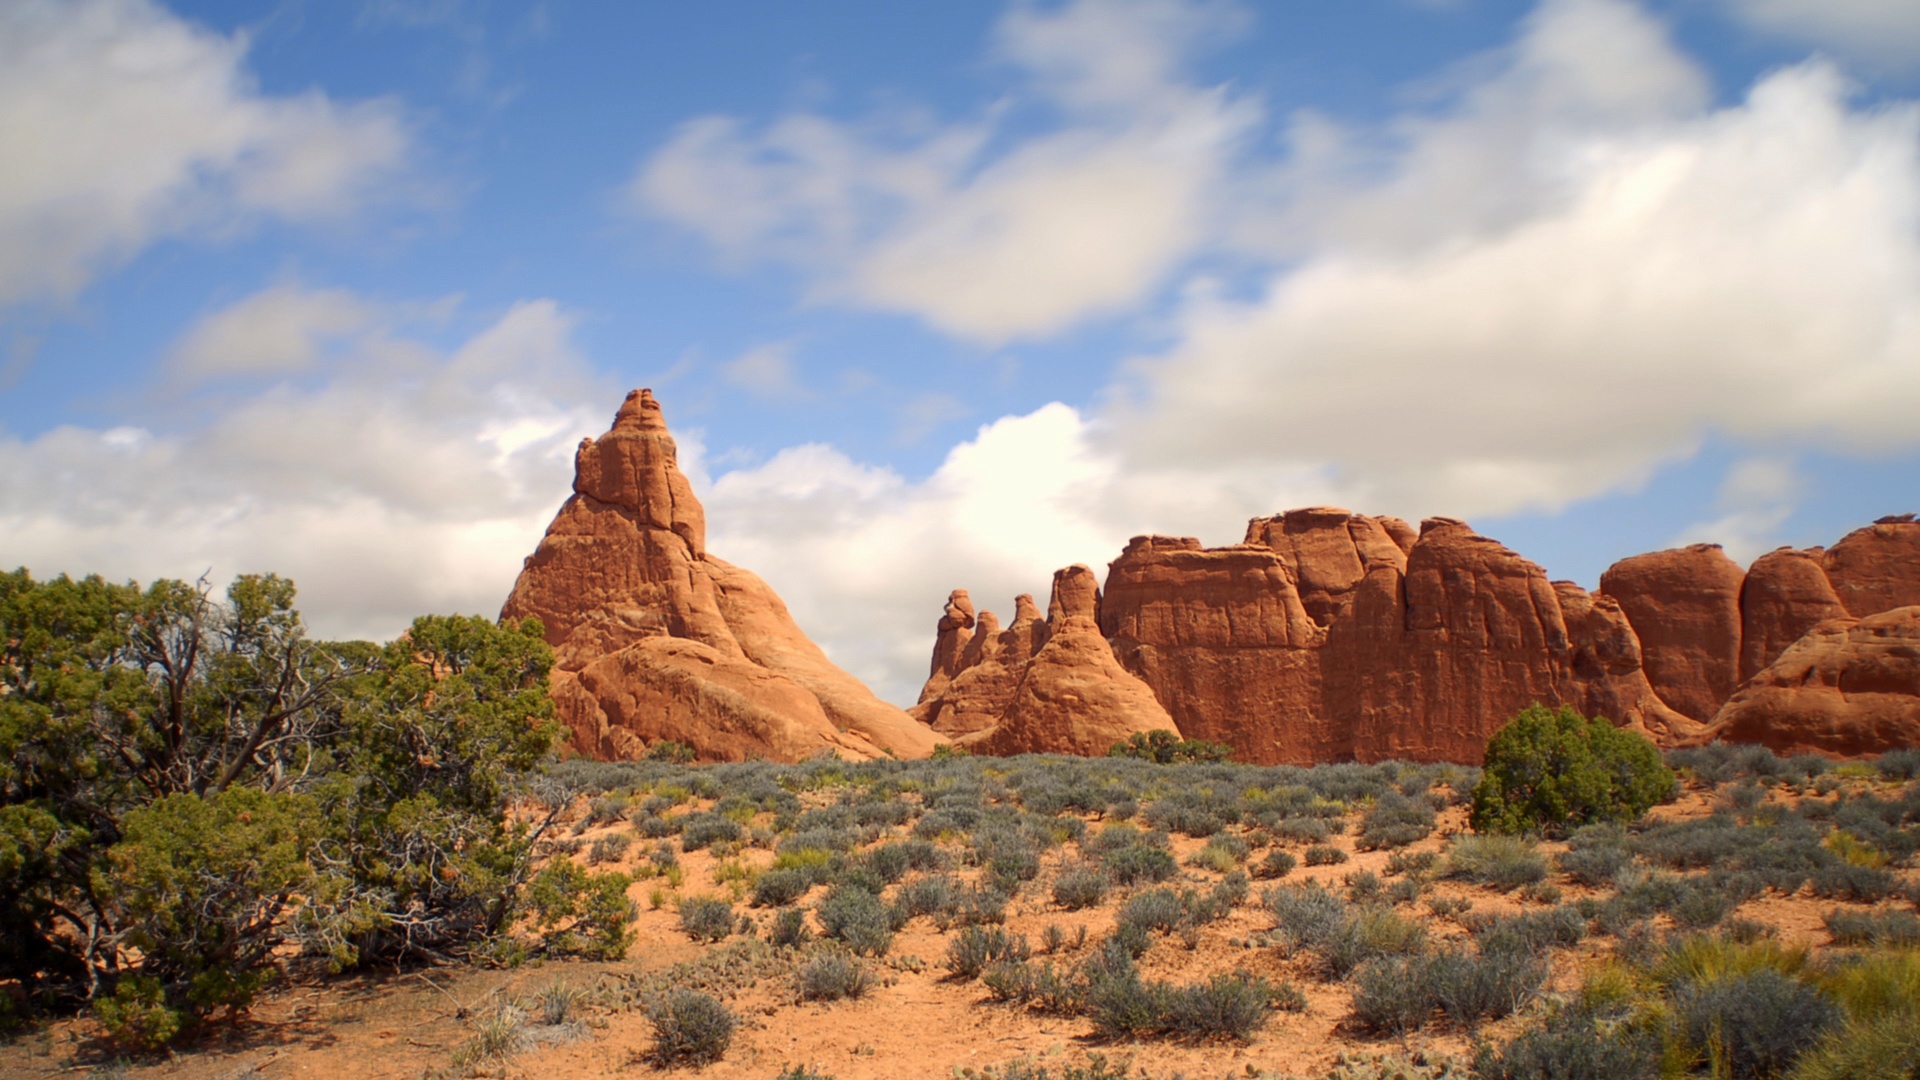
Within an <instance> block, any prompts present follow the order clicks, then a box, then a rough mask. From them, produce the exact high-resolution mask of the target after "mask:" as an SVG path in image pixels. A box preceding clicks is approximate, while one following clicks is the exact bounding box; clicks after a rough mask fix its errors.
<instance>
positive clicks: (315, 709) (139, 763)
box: [0, 570, 572, 1042]
mask: <svg viewBox="0 0 1920 1080" xmlns="http://www.w3.org/2000/svg"><path fill="white" fill-rule="evenodd" d="M293 599H294V586H293V583H292V582H291V581H288V580H286V579H284V578H280V577H277V576H274V575H242V576H241V577H239V578H237V579H235V580H234V581H233V583H232V584H231V585H230V586H229V587H228V589H227V591H226V594H225V598H224V600H223V599H220V598H217V597H215V596H213V595H211V591H210V590H209V589H208V588H207V587H206V586H205V585H204V584H202V585H199V586H195V585H189V584H187V583H185V582H180V581H156V582H154V583H153V584H152V585H151V586H148V587H145V588H143V587H141V586H138V585H135V584H132V583H127V584H111V583H108V582H106V581H104V580H102V579H100V578H98V577H90V578H86V579H83V580H80V581H74V580H71V579H69V578H67V577H64V576H62V577H58V578H55V579H52V580H49V581H44V582H37V581H35V580H33V578H32V577H31V576H30V575H29V574H28V573H27V572H26V571H25V570H19V571H15V572H13V573H4V574H0V643H4V644H0V653H4V655H5V659H4V660H3V661H0V851H4V854H0V970H4V971H5V972H6V973H7V975H8V976H10V977H11V978H12V979H13V980H14V984H15V985H16V986H17V987H23V988H24V996H23V998H22V999H21V1000H19V1001H17V1002H16V1001H15V1000H14V999H9V1003H8V1005H7V1007H6V1008H7V1010H8V1011H10V1012H11V1011H13V1009H14V1008H15V1006H16V1005H24V1006H26V1007H28V1008H31V1009H40V1008H52V1009H73V1008H77V1007H80V1006H81V1005H82V1004H84V1003H85V1002H86V1001H88V1000H89V999H93V1000H101V1002H102V1005H103V1007H104V1008H107V1009H109V1010H110V1011H115V1015H116V1016H117V1017H119V1018H120V1020H121V1021H122V1022H123V1023H124V1024H129V1025H132V1026H137V1027H140V1028H143V1029H144V1030H145V1031H146V1032H148V1034H149V1035H150V1036H153V1037H151V1038H147V1039H146V1040H145V1041H147V1042H155V1041H166V1040H167V1039H171V1038H174V1037H177V1036H178V1035H180V1034H181V1033H183V1032H185V1031H187V1030H189V1029H190V1028H192V1027H193V1026H194V1025H195V1023H196V1022H197V1021H198V1020H199V1019H201V1018H202V1017H204V1016H205V1015H207V1014H208V1013H209V1012H210V1011H212V1010H215V1009H219V1008H222V1007H229V1006H231V1007H239V1006H244V1005H245V1003H246V1000H247V999H248V997H249V996H250V995H251V994H252V993H253V992H254V991H255V990H257V989H258V987H259V986H261V985H263V984H264V983H265V982H266V981H268V980H270V979H271V978H273V977H274V975H275V974H276V972H277V971H278V968H279V964H280V956H281V955H283V951H282V950H280V949H279V946H280V945H282V944H283V943H285V942H287V941H288V940H289V939H294V940H295V941H297V943H298V944H299V945H300V946H301V947H302V948H303V949H304V950H307V951H309V952H311V953H312V954H314V955H317V956H320V957H322V958H325V959H326V960H328V961H329V962H330V963H331V964H333V965H334V966H337V967H349V966H353V965H356V964H361V963H368V962H372V961H374V960H377V959H388V958H396V957H402V956H406V955H414V956H421V955H426V954H429V953H440V954H444V953H446V952H449V951H461V950H464V949H466V948H468V947H470V946H472V945H474V944H477V943H482V942H484V941H485V940H486V939H488V938H489V937H491V936H493V935H495V934H496V933H497V932H499V931H500V930H501V928H502V927H503V926H504V925H505V924H506V919H507V916H508V915H509V914H510V913H511V912H512V911H513V909H514V908H515V906H516V905H517V904H518V903H519V902H520V901H521V899H522V891H523V889H524V887H525V883H526V880H527V877H528V876H529V871H530V869H531V862H532V852H533V849H534V845H535V844H536V843H537V842H538V841H539V840H540V839H541V838H542V834H543V833H544V832H545V830H546V828H547V827H549V826H551V824H552V823H553V822H554V821H555V820H558V817H559V815H560V814H561V813H563V812H564V809H565V806H564V803H570V802H571V801H572V792H568V793H567V796H566V798H565V800H564V801H558V800H556V802H555V803H553V804H552V805H551V807H550V809H552V811H553V815H552V816H551V817H549V818H547V819H546V821H545V822H544V823H542V824H541V826H540V827H539V828H538V829H534V830H526V831H524V832H517V831H516V830H515V829H514V828H513V827H511V826H509V824H508V823H507V821H506V819H505V815H504V812H503V807H504V805H505V803H506V801H507V800H506V795H507V791H508V788H509V785H510V782H511V780H512V778H513V777H514V776H515V775H516V774H521V773H524V772H526V771H527V770H530V769H532V768H534V767H535V766H536V765H537V763H538V762H539V761H540V759H541V757H542V756H543V755H544V754H545V753H546V752H547V751H548V750H549V749H550V748H551V746H552V744H553V740H554V739H555V737H556V736H557V735H558V734H559V732H560V728H559V726H558V725H557V724H555V723H553V719H552V718H553V707H552V703H551V701H550V700H549V699H548V698H547V694H546V675H547V671H548V669H549V668H550V666H551V663H552V652H551V650H550V649H548V648H547V646H546V645H545V643H544V641H543V640H542V632H541V630H540V627H539V625H538V623H537V622H529V623H527V624H519V623H506V624H495V623H493V622H491V621H489V620H485V619H478V618H473V619H468V618H442V617H425V618H422V619H418V620H416V621H415V622H414V624H413V626H412V627H411V628H410V630H409V632H408V633H407V634H405V635H402V636H401V639H400V640H398V641H396V642H395V643H392V644H389V645H387V646H374V645H370V644H367V643H329V642H317V641H313V640H311V639H309V638H308V637H307V636H306V630H305V627H304V625H303V624H302V622H301V619H300V616H299V614H298V612H296V611H295V610H294V608H293ZM121 980H128V985H127V988H126V990H125V992H124V993H122V992H120V991H119V990H117V988H116V984H117V983H118V982H120V981H121ZM102 999H105V1000H102ZM108 1001H113V1002H116V1003H117V1004H113V1005H110V1006H109V1005H108V1004H107V1002H108ZM136 1014H139V1015H143V1016H147V1017H148V1019H149V1020H151V1022H147V1021H145V1020H143V1021H139V1022H137V1023H136V1022H135V1021H133V1020H132V1019H130V1018H132V1017H134V1016H135V1015H136ZM129 1030H131V1028H129Z"/></svg>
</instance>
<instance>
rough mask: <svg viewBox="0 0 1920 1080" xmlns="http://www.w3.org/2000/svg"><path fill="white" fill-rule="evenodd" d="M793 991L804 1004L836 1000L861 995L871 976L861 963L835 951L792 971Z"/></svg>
mask: <svg viewBox="0 0 1920 1080" xmlns="http://www.w3.org/2000/svg"><path fill="white" fill-rule="evenodd" d="M793 978H794V988H795V989H796V990H798V991H799V993H800V996H801V998H803V999H805V1000H807V1001H839V1000H840V999H842V998H858V997H863V996H865V994H866V992H867V991H868V990H870V989H872V988H873V983H874V978H873V974H872V973H871V972H869V971H868V970H867V967H866V965H865V964H862V963H861V962H860V961H859V960H856V959H855V958H853V957H852V956H849V955H847V954H846V953H843V952H838V951H825V952H818V953H815V954H814V955H812V956H810V957H808V958H807V960H806V962H805V963H803V964H801V965H800V967H799V968H798V969H797V970H796V971H795V972H794V976H793Z"/></svg>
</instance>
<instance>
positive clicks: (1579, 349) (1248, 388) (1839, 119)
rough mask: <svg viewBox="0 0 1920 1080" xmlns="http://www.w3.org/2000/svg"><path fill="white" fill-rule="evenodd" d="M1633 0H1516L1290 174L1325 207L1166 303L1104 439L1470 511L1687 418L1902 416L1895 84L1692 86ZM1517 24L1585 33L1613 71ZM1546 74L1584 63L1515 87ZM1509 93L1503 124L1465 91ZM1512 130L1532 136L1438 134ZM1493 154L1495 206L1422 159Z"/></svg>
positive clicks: (1728, 422)
mask: <svg viewBox="0 0 1920 1080" xmlns="http://www.w3.org/2000/svg"><path fill="white" fill-rule="evenodd" d="M1649 25H1650V24H1648V23H1647V22H1646V20H1645V17H1644V16H1643V15H1640V14H1639V13H1637V12H1636V11H1635V10H1634V9H1632V8H1629V7H1626V6H1625V5H1622V4H1618V3H1612V2H1602V0H1565V2H1558V3H1550V4H1548V5H1546V6H1545V7H1543V8H1542V9H1541V11H1540V12H1539V13H1538V14H1537V15H1536V16H1535V17H1534V19H1533V20H1532V22H1531V24H1530V26H1529V28H1528V30H1527V37H1526V39H1525V40H1523V41H1522V43H1521V44H1520V45H1519V46H1517V47H1516V49H1515V50H1514V51H1513V54H1512V59H1511V60H1510V62H1509V64H1508V65H1507V66H1506V67H1505V68H1504V69H1503V70H1501V71H1498V72H1497V73H1495V74H1494V75H1493V76H1492V78H1491V79H1490V80H1489V81H1487V82H1485V83H1483V84H1482V85H1479V86H1476V87H1474V88H1472V89H1470V90H1469V91H1468V92H1466V93H1465V94H1463V95H1462V97H1461V104H1460V106H1459V107H1458V108H1457V109H1456V110H1455V111H1452V112H1450V113H1443V114H1441V115H1440V116H1438V117H1426V118H1423V119H1422V120H1421V121H1420V122H1419V124H1417V125H1415V126H1413V127H1411V128H1409V129H1408V130H1409V131H1410V132H1411V133H1412V134H1411V140H1412V141H1411V143H1410V144H1409V145H1408V146H1407V147H1406V148H1405V149H1404V152H1403V153H1402V154H1401V155H1400V156H1399V157H1398V158H1396V159H1395V160H1393V162H1392V163H1391V167H1390V168H1389V169H1387V170H1386V172H1385V174H1384V175H1383V176H1382V178H1381V179H1380V180H1379V181H1378V182H1377V183H1376V184H1374V185H1373V186H1371V187H1366V188H1362V189H1360V190H1358V191H1357V192H1355V193H1353V194H1352V195H1351V196H1348V197H1346V198H1344V199H1343V198H1342V197H1340V196H1338V195H1337V194H1335V193H1333V192H1331V191H1316V192H1314V193H1313V197H1312V200H1311V201H1310V203H1309V204H1308V205H1309V206H1310V207H1311V208H1312V209H1313V210H1314V211H1315V212H1316V213H1317V214H1320V215H1323V216H1324V218H1325V219H1327V220H1333V221H1336V222H1338V221H1339V220H1340V215H1341V213H1342V212H1343V211H1350V212H1351V214H1352V218H1351V219H1349V221H1348V222H1347V223H1344V224H1336V225H1334V226H1331V227H1329V228H1327V229H1325V230H1323V231H1321V232H1320V233H1318V234H1315V235H1312V236H1310V237H1309V238H1308V240H1307V241H1306V248H1307V250H1308V254H1306V255H1305V256H1303V257H1301V258H1300V259H1299V261H1298V262H1297V264H1296V265H1295V266H1294V267H1293V268H1292V269H1290V270H1289V271H1288V272H1286V273H1283V274H1280V275H1277V276H1275V277H1274V278H1273V279H1272V280H1271V283H1270V285H1269V287H1268V288H1267V290H1266V291H1265V293H1264V294H1263V295H1261V296H1260V297H1259V298H1258V299H1256V300H1254V301H1252V302H1223V301H1219V300H1216V299H1209V298H1207V297H1206V296H1204V295H1202V296H1200V297H1198V298H1196V299H1195V300H1193V301H1192V302H1190V304H1189V306H1188V310H1187V312H1186V314H1185V318H1184V325H1183V329H1182V331H1181V333H1180V337H1179V341H1178V343H1177V344H1176V345H1175V346H1173V347H1172V348H1171V349H1169V350H1167V351H1166V352H1165V353H1163V354H1161V355H1159V356H1155V357H1151V358H1147V359H1143V360H1141V361H1138V362H1137V363H1136V364H1135V366H1134V368H1133V371H1132V373H1131V378H1130V381H1129V382H1128V384H1127V385H1126V386H1125V388H1124V392H1123V393H1122V394H1121V395H1120V396H1119V397H1117V398H1116V401H1115V404H1114V406H1113V409H1112V411H1111V413H1110V414H1109V415H1108V416H1107V419H1108V420H1109V421H1110V430H1111V431H1112V432H1113V434H1112V435H1111V438H1112V439H1113V445H1114V446H1115V447H1116V448H1117V450H1118V451H1119V452H1122V453H1124V454H1126V455H1128V456H1129V457H1130V458H1131V459H1134V460H1137V461H1140V462H1143V463H1150V464H1152V465H1153V466H1155V467H1158V468H1166V467H1174V468H1182V469H1187V470H1190V471H1191V472H1193V473H1194V474H1195V475H1196V476H1204V475H1206V474H1207V472H1208V471H1209V470H1210V469H1213V468H1218V467H1222V466H1233V467H1241V468H1254V467H1263V466H1264V467H1278V466H1283V465H1293V466H1296V467H1297V466H1318V467H1321V468H1324V469H1325V470H1328V472H1329V474H1330V475H1331V476H1332V477H1333V478H1334V479H1336V480H1337V481H1338V482H1339V484H1340V486H1341V487H1342V488H1343V489H1344V490H1346V491H1347V492H1349V493H1350V494H1349V495H1348V496H1347V501H1349V502H1350V503H1351V504H1358V505H1361V506H1366V507H1372V508H1377V509H1382V510H1389V511H1393V512H1398V513H1403V514H1409V515H1417V514H1421V513H1429V512H1439V513H1453V514H1468V515H1484V514H1506V513H1514V512H1519V511H1526V510H1552V509H1557V508H1559V507H1563V506H1565V505H1567V504H1569V503H1571V502H1573V501H1575V500H1578V499H1582V498H1586V497H1590V496H1594V495H1598V494H1601V493H1603V492H1609V491H1617V490H1621V489H1624V488H1630V487H1632V486H1634V485H1636V484H1638V483H1639V482H1641V481H1643V480H1644V479H1645V478H1646V477H1647V476H1649V475H1650V474H1651V473H1652V472H1653V471H1654V470H1655V469H1657V468H1658V467H1659V466H1660V465H1661V464H1663V463H1665V462H1669V461H1672V460H1675V459H1677V458H1681V457H1684V456H1686V455H1688V454H1690V453H1692V452H1693V450H1694V449H1695V448H1696V447H1697V446H1698V445H1700V443H1701V442H1702V440H1704V439H1705V438H1707V437H1708V436H1709V435H1713V434H1720V435H1724V436H1728V437H1731V438H1733V439H1736V440H1785V441H1790V442H1792V443H1795V444H1798V445H1811V446H1820V447H1825V448H1830V449H1836V450H1840V451H1843V452H1844V451H1861V450H1870V449H1896V448H1910V447H1912V446H1914V445H1915V444H1916V442H1920V430H1917V429H1915V428H1914V426H1913V425H1912V423H1911V421H1910V418H1911V417H1912V416H1913V415H1915V414H1916V411H1917V410H1920V365H1916V364H1915V363H1914V360H1913V358H1914V357H1915V356H1920V240H1917V238H1920V140H1917V138H1916V136H1920V110H1916V109H1915V108H1914V107H1912V106H1910V105H1909V106H1897V107H1887V108H1883V109H1878V110H1856V109H1853V108H1851V107H1850V105H1849V101H1848V94H1847V88H1846V84H1845V82H1844V80H1843V79H1842V78H1841V77H1840V76H1839V75H1838V74H1837V73H1836V72H1835V71H1834V70H1833V69H1832V68H1830V67H1828V66H1825V65H1822V64H1817V63H1816V64H1809V65H1806V66H1802V67H1798V68H1793V69H1789V70H1785V71H1782V72H1778V73H1775V74H1773V75H1771V76H1769V77H1767V78H1766V79H1764V80H1763V81H1761V82H1760V83H1759V84H1758V85H1756V86H1755V87H1754V88H1753V89H1752V91H1751V93H1750V94H1749V96H1748V98H1747V100H1746V101H1745V102H1743V103H1741V104H1739V105H1736V106H1733V107H1729V108H1724V109H1719V110H1710V109H1708V108H1705V107H1704V106H1703V105H1702V103H1701V101H1700V100H1699V97H1698V96H1697V93H1696V80H1693V79H1689V78H1686V77H1684V75H1683V72H1682V68H1683V65H1684V60H1683V59H1682V58H1681V57H1680V56H1679V55H1678V54H1677V53H1675V52H1674V51H1673V50H1672V46H1671V45H1669V44H1667V43H1666V42H1665V41H1664V39H1661V38H1659V37H1658V36H1649V35H1648V33H1647V29H1648V27H1649ZM1570 28H1577V29H1578V31H1579V33H1578V34H1574V33H1573V32H1572V29H1570ZM1543 39H1544V40H1546V41H1549V42H1551V41H1566V40H1574V39H1578V40H1581V41H1584V42H1585V43H1586V46H1587V51H1588V52H1589V53H1591V54H1593V55H1599V56H1609V57H1613V58H1614V63H1616V64H1618V65H1620V66H1621V67H1623V68H1625V69H1627V71H1626V72H1625V73H1624V74H1622V75H1621V76H1620V78H1622V79H1625V80H1627V82H1628V83H1630V84H1631V85H1629V86H1628V87H1627V88H1626V89H1624V90H1623V89H1620V88H1619V87H1613V86H1612V84H1611V82H1610V79H1609V77H1608V76H1607V75H1606V74H1605V73H1604V72H1601V71H1588V70H1585V69H1586V68H1587V67H1588V66H1589V64H1590V59H1589V58H1587V57H1569V56H1568V51H1569V50H1566V49H1562V48H1558V47H1547V46H1545V45H1543V44H1542V43H1541V42H1542V40H1543ZM1567 67H1573V68H1578V69H1581V70H1580V71H1578V72H1575V73H1573V74H1568V73H1567V72H1565V71H1563V70H1561V69H1563V68H1567ZM1650 71H1652V72H1660V71H1665V72H1666V74H1664V75H1656V76H1649V75H1648V72H1650ZM1562 83H1564V84H1566V85H1573V86H1578V87H1582V88H1583V89H1582V90H1581V91H1580V92H1578V93H1559V94H1555V93H1543V92H1539V88H1540V87H1543V86H1552V85H1558V84H1562ZM1596 87H1597V88H1599V89H1597V90H1596V89H1595V88H1596ZM1521 97H1527V98H1529V99H1531V101H1532V102H1533V104H1532V105H1530V106H1529V109H1528V114H1527V115H1526V116H1525V117H1524V118H1522V119H1521V120H1518V121H1517V120H1516V119H1515V117H1514V116H1513V114H1512V113H1511V112H1510V111H1509V110H1506V109H1488V108H1487V107H1486V104H1485V103H1487V102H1489V101H1502V100H1517V99H1519V98H1521ZM1556 100H1557V101H1559V102H1560V104H1559V105H1555V106H1552V107H1545V106H1542V105H1541V104H1540V103H1541V102H1549V103H1551V102H1553V101H1556ZM1488 128H1492V129H1495V130H1496V131H1497V133H1498V134H1497V137H1493V138H1489V137H1488V136H1487V131H1486V129H1488ZM1516 140H1517V143H1518V144H1520V145H1524V146H1527V147H1530V148H1532V152H1530V153H1526V154H1520V155H1510V154H1505V153H1488V154H1486V155H1485V156H1484V160H1482V159H1481V157H1479V156H1477V155H1478V154H1479V151H1474V152H1470V153H1468V154H1467V158H1468V159H1469V160H1468V163H1467V164H1466V165H1465V166H1464V167H1462V166H1460V164H1459V163H1458V162H1457V161H1456V160H1455V159H1454V155H1453V154H1452V150H1453V149H1457V148H1460V147H1468V148H1471V147H1476V146H1482V147H1493V146H1500V145H1512V144H1514V143H1515V142H1516ZM1436 146H1437V147H1440V148H1442V150H1444V151H1446V152H1443V153H1439V155H1438V161H1436V151H1435V147H1436ZM1500 168H1504V169H1505V170H1506V171H1507V175H1506V176H1505V177H1504V178H1503V181H1502V182H1503V183H1505V184H1506V185H1507V186H1508V187H1510V188H1513V189H1515V192H1514V193H1513V194H1510V195H1504V196H1502V197H1501V198H1500V199H1499V200H1498V202H1497V206H1498V207H1499V212H1498V213H1495V214H1491V215H1481V214H1478V213H1476V212H1475V211H1474V210H1473V208H1472V206H1471V203H1470V201H1468V200H1461V199H1456V198H1454V197H1453V195H1452V194H1451V193H1454V192H1456V191H1457V188H1455V187H1451V186H1449V185H1448V184H1447V183H1446V180H1447V177H1449V176H1450V175H1455V174H1465V175H1473V174H1476V173H1479V174H1490V173H1491V172H1493V171H1495V170H1497V169H1500ZM1430 192H1431V193H1435V202H1436V203H1437V206H1436V213H1437V214H1438V215H1439V216H1443V217H1445V216H1447V215H1448V214H1449V212H1450V211H1456V210H1458V211H1460V212H1459V213H1457V214H1453V215H1452V218H1451V221H1450V222H1449V223H1448V225H1447V226H1446V227H1445V229H1444V230H1442V229H1440V228H1437V227H1436V228H1434V229H1431V230H1423V229H1421V228H1419V227H1408V226H1403V225H1402V224H1400V222H1403V221H1406V220H1410V219H1411V217H1412V216H1413V215H1415V214H1417V213H1419V212H1421V210H1422V208H1425V207H1427V206H1428V205H1429V203H1428V202H1427V200H1426V194H1427V193H1430ZM1462 207H1466V209H1464V210H1462V209H1461V208H1462ZM1352 222H1361V223H1362V224H1360V225H1353V224H1352ZM1423 232H1424V233H1425V235H1422V234H1423ZM1382 236H1385V237H1387V238H1389V240H1392V241H1397V242H1386V241H1383V240H1381V239H1380V237H1382Z"/></svg>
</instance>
